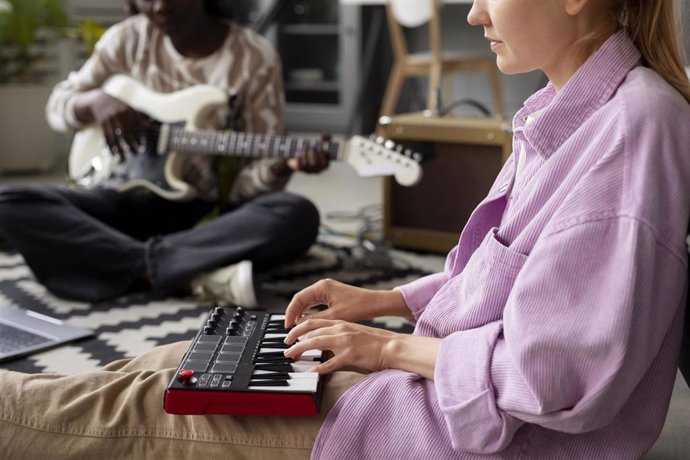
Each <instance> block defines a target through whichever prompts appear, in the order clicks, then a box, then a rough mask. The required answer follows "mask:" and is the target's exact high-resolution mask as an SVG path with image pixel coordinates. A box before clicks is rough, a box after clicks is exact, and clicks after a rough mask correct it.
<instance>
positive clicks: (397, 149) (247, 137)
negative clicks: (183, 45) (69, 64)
mask: <svg viewBox="0 0 690 460" xmlns="http://www.w3.org/2000/svg"><path fill="white" fill-rule="evenodd" d="M103 90H104V91H105V92H106V93H107V94H109V95H110V96H113V97H115V98H117V99H119V100H120V101H122V102H124V103H125V104H127V105H129V106H130V107H132V108H133V109H135V110H137V111H138V112H141V113H143V114H145V115H147V116H148V117H149V118H151V119H152V120H153V122H152V124H153V125H154V126H152V127H150V128H147V129H146V132H143V133H140V134H142V140H143V142H142V148H141V149H140V150H141V151H139V152H136V153H125V154H124V158H122V159H120V158H119V157H117V156H115V155H113V154H112V153H111V151H110V149H109V148H108V146H107V144H106V141H105V136H104V135H103V131H102V129H101V127H100V126H89V127H87V128H85V129H83V130H82V131H79V132H78V133H76V135H75V137H74V140H73V141H72V148H71V150H70V157H69V164H68V169H69V171H68V172H69V176H70V178H71V179H72V180H73V181H74V182H76V183H77V184H78V185H80V186H82V187H87V188H89V187H95V186H97V185H110V186H113V187H115V188H117V189H118V190H120V191H126V190H132V189H136V188H141V187H143V188H146V189H148V190H151V191H152V192H154V193H156V194H157V195H159V196H161V197H163V198H166V199H168V200H175V201H181V200H188V199H191V198H193V197H194V189H193V188H192V187H191V186H190V185H189V184H187V183H186V182H184V181H183V180H182V179H181V177H182V174H181V172H182V171H181V169H182V158H181V155H195V154H204V155H230V156H240V157H243V158H282V159H287V158H291V157H293V156H295V155H297V154H299V153H300V152H302V151H303V150H304V149H305V148H317V147H318V148H319V149H320V150H321V151H322V152H324V153H325V154H327V155H328V156H329V158H330V159H331V160H339V161H347V162H348V163H349V164H350V166H352V167H353V168H355V170H356V171H357V173H358V174H359V175H360V176H363V177H370V176H382V175H394V176H395V179H396V180H397V181H398V183H399V184H401V185H414V184H416V183H417V182H418V181H419V180H420V178H421V174H422V172H421V168H420V166H419V161H420V156H419V154H418V153H415V152H411V151H409V150H405V149H403V148H402V147H401V146H399V145H396V144H395V143H394V142H392V141H388V140H385V139H382V138H378V137H375V136H374V137H372V138H370V139H365V138H363V137H361V136H353V137H352V138H351V139H350V140H349V141H345V142H341V141H330V140H329V141H321V140H320V139H311V140H310V139H305V138H294V137H289V136H269V135H262V134H252V133H228V132H226V131H213V130H204V129H199V127H200V126H201V124H202V123H203V121H204V120H206V119H207V118H208V116H209V115H210V114H209V112H210V111H212V110H215V109H217V108H218V107H219V106H223V105H225V104H227V103H228V96H227V95H226V94H225V93H224V92H223V91H221V90H220V89H218V88H216V87H213V86H209V85H198V86H193V87H190V88H187V89H183V90H181V91H177V92H175V93H170V94H160V93H156V92H153V91H151V90H149V89H147V88H146V87H144V86H143V85H142V84H141V83H139V82H138V81H136V80H134V79H132V78H130V77H127V76H124V75H117V76H114V77H112V78H110V79H109V80H108V81H107V82H106V83H105V85H104V86H103Z"/></svg>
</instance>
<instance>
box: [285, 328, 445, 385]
mask: <svg viewBox="0 0 690 460" xmlns="http://www.w3.org/2000/svg"><path fill="white" fill-rule="evenodd" d="M299 337H302V339H301V340H300V341H299V343H296V344H294V345H293V346H292V347H290V348H289V349H287V350H285V356H287V357H289V358H293V359H294V360H298V359H299V357H300V356H301V355H302V353H304V352H305V351H308V350H330V351H331V352H332V353H333V357H332V358H331V359H329V360H328V361H326V362H324V363H321V364H319V365H317V366H316V367H315V368H314V369H313V371H314V372H318V373H319V374H328V373H330V372H333V371H336V370H338V369H342V368H343V367H353V368H356V369H359V370H364V371H381V370H384V369H400V370H403V371H408V372H413V373H415V374H419V375H421V376H422V377H425V378H427V379H429V380H433V379H434V370H435V369H436V359H437V357H438V350H439V348H440V346H441V339H439V338H435V337H423V336H419V335H410V334H398V333H395V332H391V331H387V330H385V329H379V328H375V327H369V326H363V325H361V324H357V323H350V322H347V321H341V320H332V319H307V320H306V321H303V322H302V323H300V324H298V325H297V326H295V327H294V328H292V329H291V330H290V332H289V333H288V335H287V337H286V338H285V343H287V344H292V343H294V342H295V341H296V340H297V339H298V338H299Z"/></svg>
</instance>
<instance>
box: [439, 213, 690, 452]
mask: <svg viewBox="0 0 690 460" xmlns="http://www.w3.org/2000/svg"><path fill="white" fill-rule="evenodd" d="M686 265H687V262H686V260H684V259H683V258H682V257H681V256H679V255H678V254H677V253H673V252H672V251H670V250H669V249H668V248H667V247H666V246H664V245H662V244H660V243H659V241H658V240H657V238H656V236H655V234H654V233H653V232H652V231H651V230H650V229H649V227H647V226H646V225H644V224H643V223H641V222H640V221H638V220H635V219H632V218H626V217H618V218H610V219H604V220H600V221H593V222H587V223H580V224H577V225H575V226H573V227H570V228H568V229H566V230H563V231H561V232H559V233H555V234H553V235H550V236H547V237H545V238H543V239H542V240H541V241H540V242H539V243H538V244H537V245H536V246H535V247H534V249H533V251H532V253H531V255H530V256H529V257H528V259H527V260H526V262H525V265H524V266H523V268H522V270H521V271H520V273H519V275H518V277H517V278H516V280H515V284H514V286H513V289H512V291H511V293H510V295H509V297H508V300H507V304H506V306H505V311H504V315H503V320H502V321H495V322H492V323H488V324H485V325H484V326H481V327H479V328H476V329H471V330H466V331H460V332H456V333H454V334H451V335H449V336H447V337H446V338H444V339H443V341H442V342H441V348H440V352H439V356H438V361H437V364H436V373H435V384H436V390H437V394H438V401H439V404H440V408H441V410H442V411H443V414H444V417H445V419H446V423H447V426H448V428H449V430H450V434H451V439H452V442H453V446H454V448H456V449H457V450H462V451H470V452H478V453H491V452H498V451H501V450H503V449H505V448H506V447H507V446H508V444H509V443H510V442H511V440H512V438H513V435H514V434H515V432H516V431H517V430H518V429H519V428H520V427H521V426H522V425H523V424H524V423H532V424H538V425H541V426H543V427H545V428H548V429H553V430H559V431H563V432H567V433H582V432H585V431H590V430H596V429H598V428H600V427H602V426H605V425H606V424H608V423H609V422H610V421H611V420H612V419H613V418H614V417H615V416H616V415H617V414H618V413H619V411H620V410H621V408H622V407H623V406H624V404H625V403H626V401H627V400H628V399H629V397H630V395H631V393H632V392H633V390H634V389H635V388H636V387H637V386H638V384H639V382H640V380H641V379H642V378H643V376H644V374H645V373H646V372H647V369H648V368H649V367H650V365H651V363H652V361H653V360H654V359H655V358H656V357H657V354H658V352H659V350H660V348H661V346H662V343H663V341H664V339H665V338H666V336H667V334H668V333H669V330H670V329H671V327H672V324H673V320H674V317H676V315H677V313H678V312H679V309H680V308H683V306H684V305H682V304H683V295H684V292H683V286H684V283H685V276H686V275H685V272H686ZM661 274H663V275H661Z"/></svg>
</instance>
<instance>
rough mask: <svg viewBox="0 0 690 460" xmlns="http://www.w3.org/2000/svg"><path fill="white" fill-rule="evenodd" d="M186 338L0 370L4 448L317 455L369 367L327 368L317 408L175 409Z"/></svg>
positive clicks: (156, 454) (118, 455) (56, 455)
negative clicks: (133, 351)
mask: <svg viewBox="0 0 690 460" xmlns="http://www.w3.org/2000/svg"><path fill="white" fill-rule="evenodd" d="M188 346H189V343H188V342H180V343H176V344H173V345H167V346H163V347H159V348H156V349H154V350H152V351H150V352H148V353H145V354H143V355H141V356H139V357H138V358H135V359H131V360H121V361H116V362H113V363H111V364H109V365H107V366H106V367H104V368H103V369H102V370H100V371H95V372H89V373H83V374H77V375H59V374H21V373H17V372H8V371H0V458H3V459H5V458H6V459H12V460H15V459H16V460H22V459H27V460H31V459H39V458H50V459H55V460H57V459H89V460H92V459H98V460H103V459H159V458H185V459H186V458H189V459H205V460H211V459H244V458H251V459H281V460H287V459H293V458H294V459H297V458H300V459H303V458H309V455H310V453H311V449H312V446H313V445H314V440H315V439H316V435H317V433H318V431H319V429H320V427H321V424H322V423H323V419H324V417H325V415H326V414H327V413H328V411H329V410H330V409H331V408H332V407H333V405H334V404H335V402H336V401H337V399H338V398H339V397H340V396H341V395H342V394H343V393H345V391H347V390H348V389H349V388H350V387H351V386H352V385H354V384H355V383H357V382H358V381H360V380H362V379H363V378H364V377H365V376H364V375H362V374H357V373H354V372H336V373H335V374H333V375H331V376H329V377H328V380H327V381H326V385H325V391H324V395H323V400H322V410H321V413H320V415H318V416H316V417H232V416H223V415H209V416H180V415H169V414H166V413H165V412H164V411H163V393H164V390H165V388H166V386H167V384H168V382H169V381H170V379H171V378H172V376H173V374H174V372H175V369H176V367H177V366H178V364H179V363H180V360H181V358H182V356H183V354H184V353H185V351H186V350H187V347H188Z"/></svg>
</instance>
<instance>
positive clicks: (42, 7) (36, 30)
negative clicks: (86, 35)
mask: <svg viewBox="0 0 690 460" xmlns="http://www.w3.org/2000/svg"><path fill="white" fill-rule="evenodd" d="M67 25H68V18H67V10H66V5H65V0H0V139H2V144H0V172H5V173H7V172H24V171H42V170H43V171H44V170H48V169H50V168H51V167H53V166H54V165H55V162H56V160H57V158H59V156H60V155H64V153H65V146H66V140H64V139H61V138H60V136H58V135H57V134H55V133H53V132H52V131H51V130H50V128H49V127H48V125H47V122H46V121H45V115H44V113H45V104H46V101H47V99H48V96H49V94H50V91H51V90H52V87H53V85H54V84H55V83H56V81H58V80H59V79H61V78H64V75H58V73H59V70H58V69H59V67H60V65H59V64H58V65H54V66H53V67H52V69H51V67H50V65H46V62H48V61H50V60H51V59H52V61H53V62H56V59H55V57H56V56H55V54H56V51H57V49H58V47H57V45H56V43H58V42H59V40H58V39H59V38H60V37H63V36H64V35H65V33H66V31H67Z"/></svg>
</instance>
